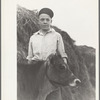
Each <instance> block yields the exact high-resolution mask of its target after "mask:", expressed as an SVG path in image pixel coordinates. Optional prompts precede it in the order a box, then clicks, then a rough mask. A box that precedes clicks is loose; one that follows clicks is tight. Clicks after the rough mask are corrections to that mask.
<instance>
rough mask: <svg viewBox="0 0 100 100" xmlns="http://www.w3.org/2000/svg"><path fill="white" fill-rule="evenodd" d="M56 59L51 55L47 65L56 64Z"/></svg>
mask: <svg viewBox="0 0 100 100" xmlns="http://www.w3.org/2000/svg"><path fill="white" fill-rule="evenodd" d="M54 59H55V55H54V54H51V55H50V56H49V57H48V58H47V60H46V65H50V63H51V64H54Z"/></svg>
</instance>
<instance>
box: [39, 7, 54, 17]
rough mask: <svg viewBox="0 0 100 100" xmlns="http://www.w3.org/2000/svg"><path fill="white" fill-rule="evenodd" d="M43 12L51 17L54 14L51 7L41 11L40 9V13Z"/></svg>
mask: <svg viewBox="0 0 100 100" xmlns="http://www.w3.org/2000/svg"><path fill="white" fill-rule="evenodd" d="M41 14H47V15H49V16H50V17H51V18H52V17H53V16H54V13H53V11H52V10H51V9H49V8H42V9H41V10H40V11H39V15H41Z"/></svg>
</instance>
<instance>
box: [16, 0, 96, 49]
mask: <svg viewBox="0 0 100 100" xmlns="http://www.w3.org/2000/svg"><path fill="white" fill-rule="evenodd" d="M17 4H18V5H20V6H22V7H25V8H27V9H29V10H34V9H37V10H38V11H39V10H40V9H41V8H44V7H49V8H51V9H52V10H53V11H54V17H53V22H52V25H55V26H57V27H59V28H60V29H62V30H64V31H66V32H67V33H68V34H69V35H70V36H71V37H72V38H73V39H74V40H75V41H76V45H87V46H92V47H96V46H97V43H98V0H17Z"/></svg>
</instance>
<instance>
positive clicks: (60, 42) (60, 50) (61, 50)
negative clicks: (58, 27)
mask: <svg viewBox="0 0 100 100" xmlns="http://www.w3.org/2000/svg"><path fill="white" fill-rule="evenodd" d="M57 49H58V50H57V51H58V53H59V54H60V55H61V57H66V58H68V56H67V54H66V53H65V48H64V43H63V39H62V36H61V35H60V34H59V37H58V43H57Z"/></svg>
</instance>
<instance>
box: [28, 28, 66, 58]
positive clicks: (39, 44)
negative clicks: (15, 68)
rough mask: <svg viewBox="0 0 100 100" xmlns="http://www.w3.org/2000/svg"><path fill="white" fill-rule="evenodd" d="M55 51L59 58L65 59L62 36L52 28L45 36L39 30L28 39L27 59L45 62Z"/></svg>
mask: <svg viewBox="0 0 100 100" xmlns="http://www.w3.org/2000/svg"><path fill="white" fill-rule="evenodd" d="M57 51H58V53H59V54H60V55H61V57H67V54H66V53H65V49H64V43H63V39H62V36H61V35H60V34H59V33H58V32H56V31H55V30H54V29H52V28H51V29H50V30H49V31H48V32H47V33H46V34H43V33H42V32H41V30H40V31H38V32H36V33H34V34H33V35H32V36H31V37H30V40H29V48H28V56H27V59H28V60H46V59H47V57H48V56H49V55H50V54H55V53H56V52H57Z"/></svg>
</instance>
